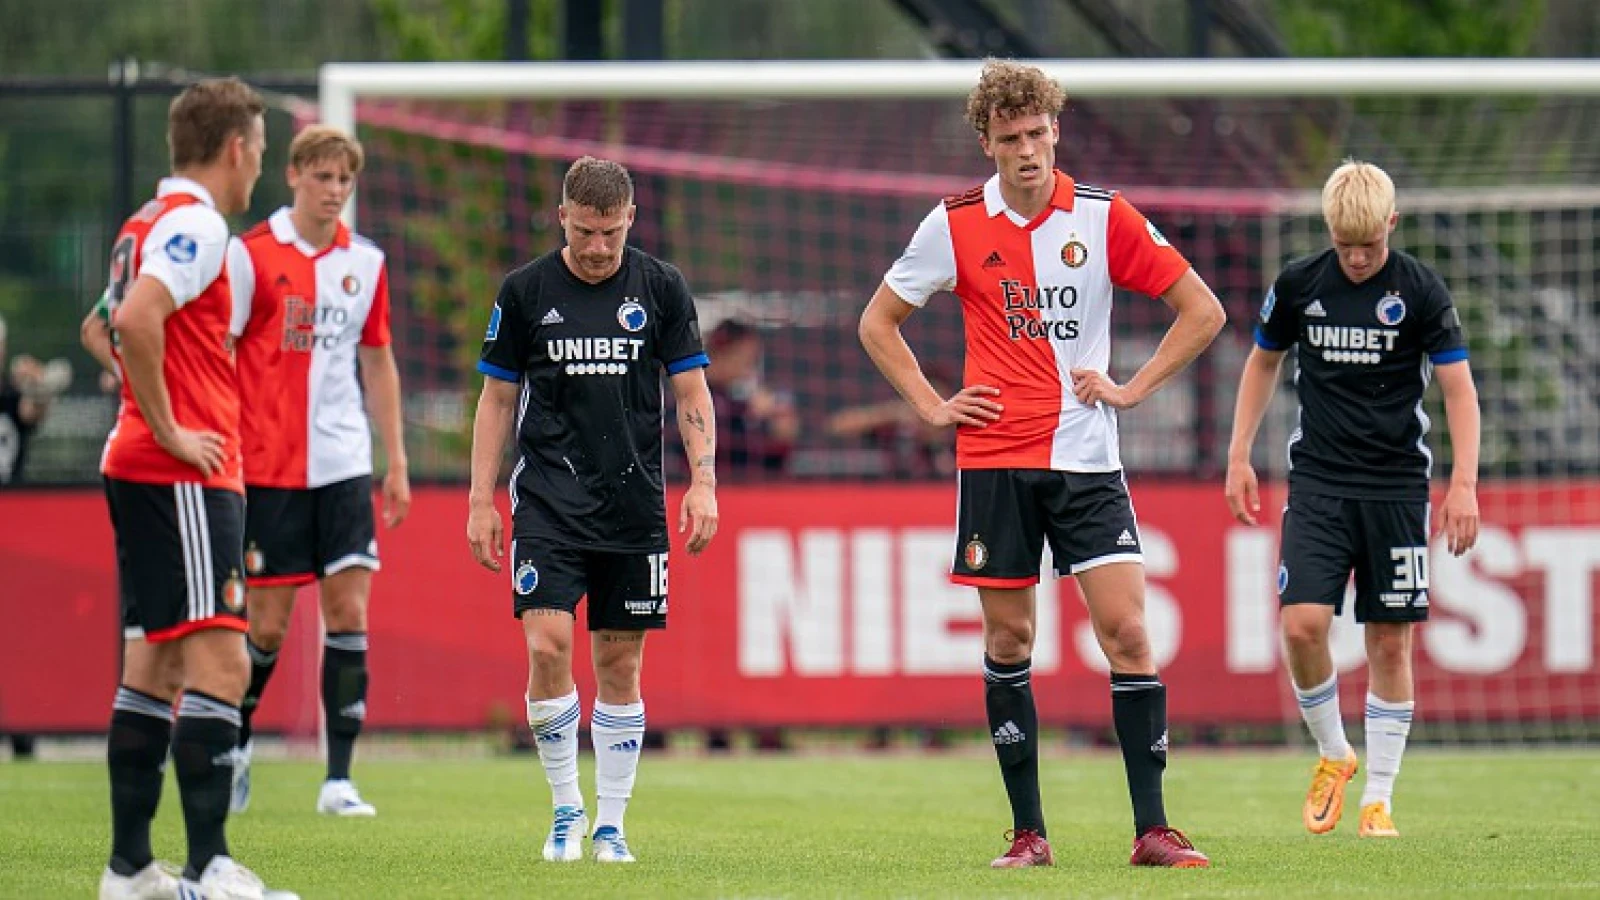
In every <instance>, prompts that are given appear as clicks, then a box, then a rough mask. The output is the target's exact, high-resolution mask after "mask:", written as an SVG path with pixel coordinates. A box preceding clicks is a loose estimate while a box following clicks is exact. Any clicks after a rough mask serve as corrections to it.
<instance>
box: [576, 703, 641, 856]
mask: <svg viewBox="0 0 1600 900" xmlns="http://www.w3.org/2000/svg"><path fill="white" fill-rule="evenodd" d="M589 737H590V739H591V740H592V741H594V776H595V777H594V780H595V802H596V806H597V807H598V815H597V817H596V819H595V828H596V829H600V828H604V827H606V826H607V825H610V826H612V827H614V828H616V829H617V830H618V831H622V816H623V814H624V813H626V812H627V811H628V798H629V797H631V796H632V795H633V779H634V776H635V775H637V774H638V772H639V752H640V750H642V749H643V747H644V701H643V700H640V701H638V702H637V703H628V704H622V705H614V704H610V703H600V702H598V701H596V703H595V705H594V714H593V715H592V717H591V718H590V721H589Z"/></svg>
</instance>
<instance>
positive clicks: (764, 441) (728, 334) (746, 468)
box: [706, 319, 800, 476]
mask: <svg viewBox="0 0 1600 900" xmlns="http://www.w3.org/2000/svg"><path fill="white" fill-rule="evenodd" d="M706 353H707V354H708V355H709V356H710V357H711V368H710V369H708V370H706V381H707V382H708V383H709V384H710V386H711V398H712V400H713V401H714V402H715V404H716V410H717V471H718V473H719V474H720V473H723V472H728V473H731V474H733V475H735V476H738V475H745V474H750V473H767V474H776V473H781V472H782V471H784V468H785V466H786V465H787V463H788V460H789V452H790V451H791V450H793V449H794V443H795V439H796V438H797V437H799V435H800V416H799V414H798V413H797V412H796V411H795V407H794V400H793V398H792V397H789V396H788V395H785V394H781V393H778V392H776V391H773V390H772V389H770V388H768V387H767V386H766V385H765V384H763V383H762V380H761V335H760V333H758V332H757V331H756V329H755V328H754V327H752V326H751V325H750V324H749V323H747V322H743V321H740V320H738V319H724V320H723V321H722V322H720V323H719V324H718V325H717V327H716V328H714V329H712V331H711V334H710V335H709V336H708V337H707V338H706Z"/></svg>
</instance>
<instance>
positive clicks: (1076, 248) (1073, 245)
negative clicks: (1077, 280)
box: [1061, 238, 1089, 269]
mask: <svg viewBox="0 0 1600 900" xmlns="http://www.w3.org/2000/svg"><path fill="white" fill-rule="evenodd" d="M1061 261H1062V262H1063V263H1066V265H1067V266H1068V267H1069V268H1073V269H1076V268H1078V267H1079V266H1081V265H1083V264H1084V263H1086V262H1088V261H1089V248H1088V247H1085V246H1084V245H1083V241H1080V240H1078V239H1077V238H1073V239H1072V240H1070V241H1067V242H1066V243H1065V244H1063V245H1062V247H1061Z"/></svg>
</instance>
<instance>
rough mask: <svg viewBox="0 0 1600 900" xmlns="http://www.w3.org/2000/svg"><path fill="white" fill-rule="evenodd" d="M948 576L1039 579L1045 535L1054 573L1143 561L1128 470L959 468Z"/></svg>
mask: <svg viewBox="0 0 1600 900" xmlns="http://www.w3.org/2000/svg"><path fill="white" fill-rule="evenodd" d="M959 485H960V492H959V496H958V498H957V507H958V509H957V514H956V524H957V528H956V559H955V565H953V566H952V567H951V569H950V580H951V581H953V582H955V583H956V584H968V585H973V586H975V587H995V588H1020V587H1027V586H1028V585H1031V584H1037V583H1038V582H1039V563H1040V559H1041V556H1042V554H1043V553H1044V542H1045V541H1049V542H1050V553H1051V555H1052V556H1053V557H1054V558H1055V568H1056V575H1057V576H1058V577H1063V576H1066V575H1076V574H1078V573H1079V572H1083V571H1085V570H1088V569H1093V568H1095V567H1097V566H1103V565H1106V564H1108V563H1119V562H1136V563H1141V564H1142V563H1143V562H1144V554H1143V550H1142V549H1141V546H1140V543H1139V525H1138V523H1137V522H1136V521H1134V515H1133V500H1132V499H1131V498H1130V497H1129V496H1128V485H1127V482H1126V481H1124V480H1123V477H1122V472H1120V471H1116V472H1058V471H1054V470H1051V469H966V470H963V471H962V472H961V474H960V481H959Z"/></svg>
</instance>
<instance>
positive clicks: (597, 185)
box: [561, 156, 633, 216]
mask: <svg viewBox="0 0 1600 900" xmlns="http://www.w3.org/2000/svg"><path fill="white" fill-rule="evenodd" d="M561 202H562V203H571V204H574V205H576V206H587V207H589V208H590V209H592V210H594V211H595V212H597V213H599V214H600V215H602V216H609V215H611V214H612V213H614V212H616V211H617V210H618V209H621V208H623V207H625V206H627V205H628V204H630V203H632V202H633V178H632V177H631V176H630V175H628V170H627V169H626V168H624V167H623V165H622V163H619V162H613V161H611V160H609V159H597V158H595V157H593V156H583V157H579V158H578V161H577V162H574V163H573V164H572V167H571V168H569V169H567V177H566V178H565V179H564V180H563V181H562V183H561Z"/></svg>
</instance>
